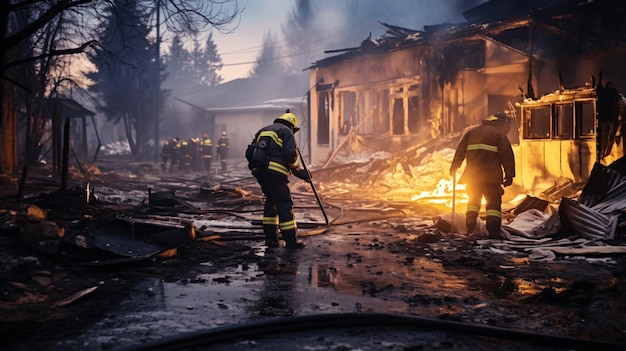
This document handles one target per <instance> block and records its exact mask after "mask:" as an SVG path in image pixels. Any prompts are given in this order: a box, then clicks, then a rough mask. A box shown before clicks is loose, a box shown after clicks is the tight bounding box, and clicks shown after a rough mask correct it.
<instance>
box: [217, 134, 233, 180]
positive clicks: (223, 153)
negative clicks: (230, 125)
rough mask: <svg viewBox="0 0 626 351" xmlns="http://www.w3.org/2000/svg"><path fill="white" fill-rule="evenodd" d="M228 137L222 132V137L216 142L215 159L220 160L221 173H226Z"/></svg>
mask: <svg viewBox="0 0 626 351" xmlns="http://www.w3.org/2000/svg"><path fill="white" fill-rule="evenodd" d="M229 148H230V146H229V145H228V136H226V132H222V136H221V137H220V138H219V140H218V141H217V157H218V158H219V159H220V165H221V166H222V172H225V171H226V161H227V156H228V149H229Z"/></svg>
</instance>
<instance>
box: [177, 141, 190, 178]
mask: <svg viewBox="0 0 626 351" xmlns="http://www.w3.org/2000/svg"><path fill="white" fill-rule="evenodd" d="M179 145H180V148H179V150H180V161H179V164H178V170H179V171H183V172H188V171H189V170H190V168H191V153H190V148H189V142H188V141H187V140H181V141H180V143H179Z"/></svg>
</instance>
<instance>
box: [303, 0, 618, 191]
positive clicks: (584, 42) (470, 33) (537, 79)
mask: <svg viewBox="0 0 626 351" xmlns="http://www.w3.org/2000/svg"><path fill="white" fill-rule="evenodd" d="M625 14H626V4H621V3H616V2H610V1H592V2H582V1H581V2H579V1H556V0H554V1H528V2H519V1H510V0H491V1H488V2H485V3H483V4H481V5H479V6H477V7H474V8H472V9H469V10H467V11H466V12H464V14H463V15H464V17H465V18H466V20H467V23H463V24H441V25H436V26H427V27H424V28H423V30H412V29H407V28H401V27H397V26H394V25H392V24H386V23H381V24H382V25H383V26H385V27H386V28H387V31H386V33H385V34H384V35H383V36H382V37H381V38H379V39H373V38H371V37H370V38H367V39H365V40H364V41H363V42H361V44H360V45H359V46H358V47H355V48H349V49H343V50H332V51H327V53H329V54H335V55H334V56H330V57H328V58H324V59H321V60H319V61H317V62H315V63H314V65H313V66H311V67H310V83H311V86H314V87H315V88H314V89H312V91H311V108H310V110H311V116H312V117H311V130H312V135H311V149H312V151H311V158H312V162H314V163H319V162H326V165H328V160H329V158H332V155H334V154H336V153H337V152H338V151H339V149H342V148H343V149H349V148H347V147H346V145H348V144H350V143H351V141H354V140H358V143H353V144H355V145H353V147H352V148H350V149H351V152H358V151H359V147H361V149H369V150H382V151H388V152H398V150H403V149H407V148H409V147H414V146H415V145H421V144H422V145H425V144H427V143H428V142H429V141H432V140H438V139H441V138H442V137H454V136H455V135H460V134H462V132H463V131H464V130H465V128H466V127H469V126H472V125H475V124H477V123H480V121H481V120H482V119H484V118H485V117H486V116H488V115H490V114H493V113H495V112H498V111H507V112H508V113H509V116H511V117H515V118H516V121H517V123H518V125H520V126H521V125H522V124H523V123H527V125H526V127H529V124H528V123H529V120H528V119H523V114H522V112H523V111H522V107H521V105H520V103H523V102H524V101H527V102H528V101H531V100H532V99H538V98H539V97H541V96H542V95H544V94H547V93H552V92H554V91H556V90H559V91H565V90H570V91H575V90H576V89H577V87H584V86H585V85H587V87H588V88H590V89H591V90H593V91H589V92H588V93H589V94H590V95H589V96H588V97H590V98H591V100H593V101H594V102H592V103H591V107H592V111H593V112H592V114H591V115H590V116H591V120H585V123H589V124H590V125H589V127H590V128H587V129H589V130H586V131H585V133H582V134H581V133H578V134H574V132H573V129H572V133H571V135H569V136H566V135H565V134H563V133H561V134H559V133H552V134H550V135H549V139H555V140H561V139H566V138H570V139H572V140H579V139H581V138H582V139H585V140H587V139H590V138H591V139H593V142H591V144H593V145H594V146H593V147H592V148H591V149H589V148H588V150H586V151H585V152H587V153H589V154H590V156H589V157H582V158H580V159H578V161H575V162H570V164H572V165H574V164H575V163H577V164H578V165H577V166H576V167H577V168H576V169H574V170H572V171H565V172H562V174H556V173H555V172H547V171H546V172H544V171H537V170H535V169H533V167H539V168H545V167H544V163H547V162H551V161H550V159H549V158H543V159H541V158H534V157H531V158H532V159H528V160H527V161H528V163H527V164H526V165H525V166H524V167H526V170H525V171H523V172H521V173H520V174H519V175H520V176H519V177H518V178H516V179H515V181H516V183H517V185H521V186H523V187H529V186H530V187H532V186H536V185H538V184H541V183H543V182H548V183H549V182H550V181H552V178H554V177H559V176H564V177H572V178H575V180H576V181H579V180H584V179H585V176H586V174H588V172H589V171H590V170H591V168H592V166H593V163H594V162H595V161H596V150H598V148H596V147H595V144H596V142H604V141H607V140H610V141H611V142H620V141H619V140H618V139H619V138H615V136H617V135H619V132H616V131H613V132H611V133H609V134H612V135H613V136H610V135H609V134H607V135H606V136H605V138H604V139H603V140H604V141H600V140H599V138H596V136H597V135H598V133H597V132H598V131H597V130H596V120H595V111H596V107H597V106H596V105H597V102H596V100H594V99H595V97H596V95H595V91H596V88H598V87H601V88H605V87H607V86H610V87H612V88H614V89H615V91H626V76H624V72H623V70H622V69H621V68H620V65H621V62H622V61H623V59H624V58H626V50H625V49H626V45H625V44H626V42H625V39H626V36H625V35H624V34H623V30H624V29H625V27H626V21H625V20H624V18H626V17H624V16H625ZM602 75H603V76H604V80H605V82H603V81H602V79H603V78H602ZM607 77H608V79H607ZM609 81H610V82H609ZM616 97H617V95H616ZM591 100H590V101H591ZM617 102H618V99H617V98H616V99H615V100H614V101H613V103H615V104H616V103H617ZM573 104H574V103H573ZM563 108H565V107H563ZM575 108H576V107H575V105H572V111H574V110H575ZM580 108H581V109H584V108H586V106H583V105H581V106H580ZM567 109H568V108H565V110H564V111H566V110H567ZM528 111H529V110H528V109H526V110H524V113H528ZM555 111H556V110H554V109H551V110H550V111H549V114H548V115H547V117H546V116H544V117H542V118H543V119H546V118H547V119H549V121H548V122H547V123H548V124H549V125H550V126H549V127H547V128H556V127H555V124H554V123H556V117H555V118H553V117H554V116H556V112H555ZM580 111H582V110H580ZM572 116H573V114H572ZM536 118H539V117H536ZM611 118H613V117H611ZM615 118H618V119H619V117H615ZM536 121H537V120H536ZM536 121H535V122H536ZM552 121H555V122H554V123H553V122H552ZM535 122H533V123H535ZM542 123H544V124H545V122H542ZM571 123H574V120H572V121H571ZM581 123H582V122H581ZM581 123H579V124H578V127H582V124H581ZM561 125H562V126H563V122H562V124H561ZM533 128H535V127H533ZM520 130H522V129H521V128H520V129H518V132H519V131H520ZM523 130H525V131H526V132H528V131H530V130H531V129H530V128H526V129H523ZM528 137H530V138H528ZM525 138H527V139H532V136H531V135H530V134H522V135H521V136H520V141H518V140H512V142H513V143H514V144H516V145H517V147H518V149H517V152H519V151H520V148H519V146H520V145H522V144H520V143H524V140H525ZM537 140H543V138H534V141H537ZM544 141H545V140H544ZM569 144H576V143H569ZM583 144H584V145H587V144H589V143H587V142H584V143H583ZM576 145H579V146H580V145H581V144H580V143H578V144H576ZM584 145H583V146H584ZM606 147H607V145H603V146H600V148H606ZM572 150H573V149H572V147H563V148H561V149H554V152H556V153H558V157H564V158H565V159H567V157H568V156H569V154H571V153H572V152H573V151H572ZM576 150H581V148H580V147H578V148H577V149H576ZM344 151H345V150H344ZM551 152H552V151H551ZM531 155H532V154H531ZM520 159H521V160H522V161H523V162H525V159H524V158H523V157H520ZM518 163H519V166H520V167H521V166H522V163H520V162H518ZM583 163H584V164H583ZM529 167H530V168H529ZM537 175H539V177H538V179H531V180H528V179H525V178H526V177H529V176H533V177H536V176H537Z"/></svg>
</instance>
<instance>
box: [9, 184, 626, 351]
mask: <svg viewBox="0 0 626 351" xmlns="http://www.w3.org/2000/svg"><path fill="white" fill-rule="evenodd" d="M299 186H303V185H299ZM244 188H246V189H248V190H250V191H251V192H253V193H254V191H256V190H255V188H254V186H253V183H249V182H248V183H245V182H244ZM297 189H298V188H296V193H295V195H294V197H295V198H296V213H297V218H298V219H299V221H300V222H301V223H314V224H315V223H317V224H319V223H322V224H323V223H324V221H323V219H322V217H321V216H320V211H319V208H318V209H316V208H315V206H314V205H315V200H314V199H312V198H311V196H310V194H309V195H307V197H306V200H305V199H303V198H302V197H303V196H304V195H303V196H301V195H300V194H299V193H298V192H297ZM127 190H128V189H127ZM103 191H104V190H103ZM127 193H128V191H127ZM299 200H301V201H299ZM252 202H254V201H252ZM332 202H333V203H335V204H337V203H340V202H341V200H340V199H339V197H336V198H334V199H333V200H332ZM349 203H350V204H351V207H350V206H348V205H347V203H346V202H344V206H342V207H341V210H342V211H343V212H342V215H341V216H340V217H339V215H338V213H339V210H338V209H337V208H333V209H330V208H329V215H330V217H331V218H332V219H334V218H337V217H339V220H336V221H334V222H333V223H331V224H330V225H328V226H325V225H321V226H319V225H312V226H310V228H301V234H302V235H303V240H304V241H305V242H306V244H307V246H306V248H304V249H302V250H287V249H284V248H278V249H272V250H267V249H266V248H265V247H264V246H262V240H259V239H258V238H254V236H250V237H248V238H243V236H242V235H241V233H242V232H246V229H245V227H246V226H249V225H250V224H249V220H248V219H247V218H245V217H243V218H235V219H232V218H231V219H229V222H227V225H226V226H225V227H226V228H225V230H226V232H228V228H229V227H230V228H237V230H236V231H235V230H234V229H233V230H231V233H232V232H236V233H237V235H234V236H232V237H228V235H227V233H223V234H222V238H221V240H214V241H202V240H194V241H191V242H187V243H183V244H181V245H179V246H178V251H177V255H176V256H173V257H168V258H163V257H158V256H155V257H151V258H149V259H143V260H137V261H132V260H125V261H120V262H119V263H115V264H106V265H98V264H94V263H93V261H91V262H90V261H80V260H76V259H75V256H73V257H72V258H70V257H68V256H65V257H63V256H61V257H60V256H58V255H46V254H42V253H41V252H36V251H32V250H30V249H28V248H25V247H24V246H23V245H20V244H19V243H17V242H16V241H15V240H14V239H15V238H14V236H15V232H14V231H7V230H5V231H3V233H4V234H5V235H2V236H0V245H1V246H2V249H1V250H0V255H1V256H2V257H1V258H2V262H3V268H2V280H1V284H2V300H1V301H0V312H1V315H2V317H1V320H0V331H1V335H2V336H1V338H2V340H1V341H2V345H3V349H7V350H165V349H171V350H179V349H181V350H182V349H194V350H196V349H197V350H208V349H211V350H235V349H236V350H268V349H272V350H440V349H448V350H476V349H489V350H554V349H556V350H572V349H581V350H583V349H589V350H591V349H593V350H598V349H623V347H624V345H625V344H626V295H625V294H626V282H625V279H626V259H625V258H624V257H623V255H621V256H620V255H616V256H606V255H604V256H600V257H598V256H596V257H581V256H559V257H557V258H556V259H555V260H551V261H536V260H531V259H530V258H529V256H528V254H527V253H524V252H520V251H510V250H503V249H502V243H501V242H499V241H490V240H476V238H470V237H467V236H461V235H457V234H443V233H440V232H439V231H437V230H436V229H435V228H434V227H433V223H432V220H431V218H432V216H433V215H434V214H436V211H437V210H436V209H435V210H434V209H432V208H431V209H429V208H426V207H402V211H401V212H402V213H403V214H404V215H403V216H393V215H391V216H390V215H389V212H393V211H394V207H395V209H396V210H397V208H399V207H401V206H400V205H399V204H393V203H391V204H390V203H386V204H385V206H382V207H381V204H380V203H378V202H376V201H368V200H361V201H360V202H358V203H355V202H353V201H350V202H349ZM11 204H12V203H11ZM11 204H7V206H8V205H11ZM250 206H252V207H254V206H258V203H251V204H250ZM357 207H358V208H359V209H360V210H359V211H356V210H355V209H356V208H357ZM368 208H371V209H373V210H372V211H369V212H368V211H366V210H367V209H368ZM381 208H382V209H381ZM350 209H351V210H350ZM372 213H376V216H378V217H379V218H378V219H377V218H376V216H374V215H373V214H372ZM254 215H255V214H253V216H254ZM206 217H207V215H204V217H202V215H195V216H194V218H196V223H197V225H198V226H199V227H202V228H203V230H204V232H205V233H206V232H207V231H208V229H209V227H210V225H211V223H212V222H210V221H209V222H203V219H207V218H206ZM360 218H363V220H360ZM220 220H224V217H220ZM242 228H244V229H242ZM254 231H255V229H254V228H251V229H250V232H251V233H253V232H254ZM199 232H200V233H202V232H203V231H202V230H200V231H199ZM237 238H243V239H237ZM623 241H624V239H623V234H622V235H620V237H619V238H618V239H617V244H621V245H624V243H623ZM87 262H90V263H87ZM78 292H83V295H81V296H78V295H75V294H76V293H78ZM72 297H73V298H72ZM207 345H208V346H207Z"/></svg>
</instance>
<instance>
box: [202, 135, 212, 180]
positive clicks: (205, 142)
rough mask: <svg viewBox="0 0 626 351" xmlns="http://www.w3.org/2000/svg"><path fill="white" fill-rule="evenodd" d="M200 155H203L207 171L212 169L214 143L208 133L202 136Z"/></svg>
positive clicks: (203, 163)
mask: <svg viewBox="0 0 626 351" xmlns="http://www.w3.org/2000/svg"><path fill="white" fill-rule="evenodd" d="M200 156H201V157H202V166H203V167H204V170H205V171H210V170H211V161H212V159H213V144H211V139H209V135H208V134H204V135H203V136H202V140H201V141H200Z"/></svg>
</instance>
